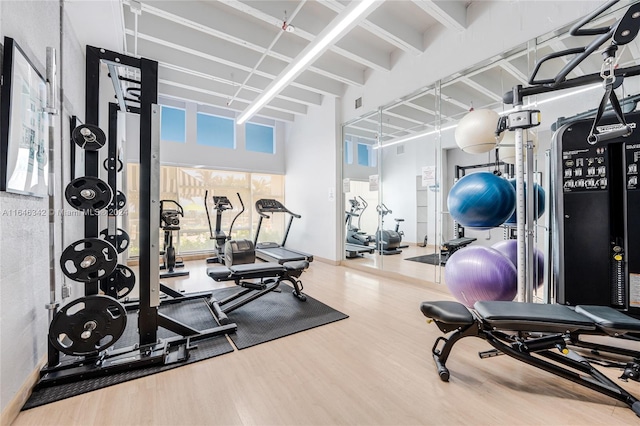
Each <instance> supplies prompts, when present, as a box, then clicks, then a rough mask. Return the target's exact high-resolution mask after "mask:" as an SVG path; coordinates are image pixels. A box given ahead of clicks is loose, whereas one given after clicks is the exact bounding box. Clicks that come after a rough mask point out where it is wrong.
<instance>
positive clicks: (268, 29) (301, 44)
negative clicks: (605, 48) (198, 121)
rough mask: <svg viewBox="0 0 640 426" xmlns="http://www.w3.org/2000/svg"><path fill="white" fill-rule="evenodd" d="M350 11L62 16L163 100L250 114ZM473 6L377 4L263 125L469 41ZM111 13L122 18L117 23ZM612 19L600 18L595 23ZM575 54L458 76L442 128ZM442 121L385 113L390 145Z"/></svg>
mask: <svg viewBox="0 0 640 426" xmlns="http://www.w3.org/2000/svg"><path fill="white" fill-rule="evenodd" d="M476 1H500V0H476ZM634 1H635V0H624V1H621V2H620V3H619V7H625V8H626V6H628V4H629V3H632V2H634ZM349 3H350V2H349V1H338V0H322V1H317V0H281V1H271V0H258V1H256V0H254V1H251V0H243V1H240V0H220V1H208V0H203V1H191V0H181V1H178V0H173V1H172V0H162V1H148V0H142V1H135V0H109V1H91V2H88V1H78V0H70V5H71V6H72V7H69V8H67V10H68V13H69V14H70V16H71V19H72V23H74V27H75V30H76V33H77V34H78V36H79V37H78V38H79V39H80V42H81V43H82V44H93V45H97V46H100V47H106V48H110V49H113V50H124V53H127V54H130V55H136V56H144V57H147V58H151V59H155V60H157V61H158V62H159V64H160V68H159V78H160V85H159V92H160V94H162V95H164V96H167V97H173V98H181V99H190V100H193V101H195V102H199V103H203V104H209V105H213V106H218V107H223V108H230V109H234V110H236V111H243V110H244V109H246V107H247V106H248V105H249V104H250V102H251V101H253V100H254V99H255V98H256V97H257V96H258V95H259V94H260V93H261V92H262V91H263V90H264V89H265V88H266V87H267V86H268V85H269V84H270V83H271V81H273V79H274V78H275V77H276V76H277V75H278V74H279V73H280V72H281V71H282V70H283V69H284V68H285V67H286V66H287V65H288V64H289V63H290V62H291V61H292V59H293V58H295V57H296V56H297V55H298V53H300V52H301V51H302V50H303V49H304V48H305V47H306V46H307V45H308V44H309V43H310V42H311V41H313V40H314V38H315V36H316V35H317V34H318V33H320V32H321V31H322V30H323V29H324V28H325V27H326V26H327V25H328V24H329V23H330V22H331V21H332V20H333V19H334V18H335V17H336V16H338V15H339V14H340V13H341V11H343V10H344V9H345V8H346V7H347V5H348V4H349ZM471 3H472V2H471V1H458V0H387V1H385V2H383V3H381V4H380V5H378V7H377V8H375V9H374V10H373V12H371V13H370V14H369V15H368V16H367V17H366V18H365V19H363V20H362V21H361V22H360V23H359V25H357V26H356V27H355V28H353V29H352V30H351V31H350V32H348V33H347V34H346V35H345V36H344V37H343V38H342V39H340V40H339V41H338V42H337V43H336V44H335V45H333V46H332V47H331V48H330V49H328V50H327V51H326V52H325V53H324V54H323V55H322V56H321V57H320V58H319V59H318V60H316V61H315V62H314V63H313V64H312V65H311V66H310V67H309V68H308V69H307V70H305V71H304V72H303V73H302V74H300V75H299V76H298V77H297V78H296V79H295V81H294V82H293V83H292V84H290V85H288V86H287V87H286V88H285V89H284V90H282V91H281V92H280V93H279V95H278V96H276V97H275V98H274V99H273V100H272V101H271V102H269V104H268V105H267V106H266V107H265V108H263V109H262V110H261V111H260V112H259V113H258V115H261V116H264V117H268V118H272V119H276V120H284V121H292V120H294V119H295V117H296V116H300V115H304V114H306V113H307V110H308V108H309V107H310V106H314V105H320V104H321V103H322V100H323V97H324V96H337V97H339V96H342V95H343V94H344V92H345V90H346V88H347V87H349V86H353V87H363V85H364V83H365V81H366V79H367V76H368V75H370V74H371V73H372V72H383V73H384V72H388V71H390V70H391V69H392V68H393V67H394V64H395V63H396V62H397V58H398V57H399V55H412V56H414V57H417V56H419V55H421V54H422V53H423V52H424V51H425V49H426V47H427V46H426V44H428V41H427V40H430V39H432V38H433V37H437V36H438V34H439V33H442V31H443V29H444V28H447V29H449V30H451V29H453V30H455V31H458V32H460V33H462V32H464V31H465V28H466V25H467V16H466V13H467V9H468V7H469V5H470V4H471ZM100 4H102V6H101V7H98V5H100ZM114 4H115V5H116V7H115V8H114ZM113 10H115V11H116V13H117V14H120V16H118V17H114V16H113V15H114V13H113V12H112V11H113ZM107 12H108V14H109V18H108V21H109V22H110V23H112V24H113V23H115V22H117V25H112V27H113V31H111V30H110V28H107V29H104V31H100V32H96V31H95V30H94V31H91V28H87V25H89V24H91V23H93V22H95V20H96V19H97V18H98V17H99V16H101V17H102V18H104V17H105V16H106V14H107ZM92 13H93V15H92ZM74 14H75V15H74ZM74 16H75V17H76V18H78V19H74ZM92 16H93V18H92ZM94 18H95V19H94ZM612 19H613V18H611V17H610V16H609V17H607V16H605V17H603V18H601V19H600V22H599V24H606V23H608V22H612ZM112 21H113V22H112ZM103 24H104V22H103ZM83 25H84V27H83ZM288 25H291V26H293V27H295V30H294V31H292V32H289V31H285V30H283V26H284V28H285V29H286V28H287V26H288ZM103 26H104V25H103ZM117 26H119V29H118V28H116V27H117ZM117 30H119V32H120V33H121V34H122V36H123V38H124V46H121V47H117V46H112V45H113V43H112V42H113V40H112V39H114V37H113V35H111V36H110V37H109V39H105V40H103V42H101V41H100V40H99V39H97V38H96V37H98V35H99V34H108V33H111V34H113V33H116V32H117ZM87 34H93V35H94V38H96V39H95V40H94V39H91V40H89V39H87ZM105 43H106V44H105ZM577 43H585V42H584V41H583V40H580V41H578V40H576V39H575V38H572V37H569V36H568V34H562V35H560V36H558V37H547V38H546V39H544V41H541V42H540V43H539V44H538V45H537V52H535V56H533V57H532V55H529V56H528V55H527V50H526V49H525V48H524V46H523V48H522V49H519V50H518V49H514V50H512V51H511V52H507V53H505V54H504V55H501V56H495V57H492V58H489V59H488V60H487V61H486V63H485V64H483V66H479V67H476V68H475V69H473V70H470V71H467V72H460V73H459V74H460V75H456V76H452V78H451V79H450V80H449V81H447V82H445V83H444V84H443V86H442V95H443V96H442V102H441V110H442V119H443V126H446V125H447V124H446V123H454V122H456V121H457V120H458V119H459V118H460V117H462V116H463V115H464V114H465V113H466V112H467V111H468V109H469V108H470V106H473V107H474V108H476V109H477V108H487V107H488V108H495V109H500V108H502V103H501V99H502V95H503V93H504V92H505V91H507V90H509V89H510V88H511V87H513V86H514V85H515V84H526V81H527V78H528V75H529V71H530V69H531V67H532V66H533V61H534V60H535V57H541V56H543V55H545V54H547V53H551V52H554V51H560V50H564V49H566V48H570V47H575V46H576V45H577ZM618 58H619V61H620V62H619V63H620V66H626V65H629V64H631V63H638V61H639V60H640V44H639V41H638V40H637V39H636V40H635V41H634V42H633V43H630V44H629V45H627V47H626V48H625V49H624V50H622V51H621V52H620V53H619V55H618ZM564 61H566V60H564ZM601 63H602V61H601V59H600V55H598V54H594V55H593V56H592V57H591V58H589V59H588V60H587V61H585V62H583V63H582V64H581V65H580V66H579V67H578V68H576V69H575V70H574V71H573V72H572V73H571V74H570V75H569V76H568V77H569V78H571V77H576V76H579V75H582V74H588V73H593V72H597V71H599V70H600V66H601ZM563 64H564V62H563V59H558V60H555V61H553V63H550V65H551V66H550V67H546V68H545V69H544V70H543V73H544V75H547V76H549V75H553V74H555V73H556V72H557V71H558V70H559V69H560V68H561V67H562V66H563ZM435 110H436V99H435V97H434V95H433V91H431V92H422V93H416V94H415V95H413V96H406V97H404V98H402V99H401V100H399V102H397V103H396V104H395V105H391V106H388V107H387V108H386V110H385V114H384V117H383V120H382V121H383V134H384V138H385V139H387V140H388V139H393V138H397V137H402V136H406V135H410V134H414V133H417V132H421V131H424V130H425V129H427V130H428V129H430V128H432V126H433V122H434V121H435V115H434V114H435ZM378 122H379V118H378V117H376V116H372V117H368V118H365V119H363V120H360V122H359V123H353V125H352V126H350V128H352V131H353V132H354V134H357V135H358V136H363V137H373V138H375V135H376V134H377V128H378V127H377V126H378V124H379V123H378Z"/></svg>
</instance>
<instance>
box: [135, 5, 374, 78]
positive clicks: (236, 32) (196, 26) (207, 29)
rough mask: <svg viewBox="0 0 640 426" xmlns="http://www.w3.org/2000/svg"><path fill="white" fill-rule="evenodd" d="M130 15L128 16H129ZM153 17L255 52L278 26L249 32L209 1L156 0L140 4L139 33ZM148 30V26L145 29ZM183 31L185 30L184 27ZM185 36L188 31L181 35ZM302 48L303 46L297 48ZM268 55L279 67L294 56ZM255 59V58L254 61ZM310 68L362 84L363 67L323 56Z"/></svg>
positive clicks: (161, 28)
mask: <svg viewBox="0 0 640 426" xmlns="http://www.w3.org/2000/svg"><path fill="white" fill-rule="evenodd" d="M123 1H124V4H129V3H131V0H123ZM130 15H131V14H130V13H127V12H125V23H126V24H127V27H128V30H127V31H131V30H132V25H131V22H130V21H131V20H132V19H131V18H130ZM128 16H129V18H128ZM149 16H156V17H158V18H162V19H164V20H166V21H169V22H173V23H176V24H179V25H180V26H182V27H186V28H190V29H191V30H195V31H198V32H200V33H204V34H207V35H210V36H212V37H216V38H218V39H221V40H225V41H226V42H229V43H232V44H235V45H236V46H241V47H242V48H245V49H250V50H253V51H255V52H259V53H261V54H262V53H265V52H267V48H266V42H267V41H269V40H272V39H273V37H274V36H275V34H276V32H277V31H278V30H279V29H278V28H273V30H272V31H269V30H267V29H264V28H263V27H262V26H254V27H253V28H252V29H251V31H246V27H247V21H246V20H244V19H242V18H240V17H238V16H237V15H235V14H231V13H227V12H225V11H224V10H222V9H220V8H215V10H214V8H213V7H212V6H211V4H207V3H204V2H190V3H189V7H188V8H187V7H184V5H181V4H180V2H169V1H163V2H155V3H154V5H153V6H152V5H149V4H148V3H142V16H141V17H140V18H139V24H138V25H139V28H140V30H139V31H141V32H145V26H144V23H145V21H147V22H148V21H152V20H150V19H149V18H148V17H149ZM166 27H167V25H161V24H160V25H154V26H153V27H152V28H153V29H157V30H158V31H161V32H162V33H164V31H165V29H166ZM150 31H151V30H149V29H148V28H147V29H146V32H147V33H149V32H150ZM183 32H184V33H186V31H184V28H183ZM183 36H184V37H185V38H186V37H188V34H183ZM167 40H174V38H172V37H169V36H168V37H167ZM300 50H302V49H300ZM267 56H268V57H271V58H274V59H278V60H279V61H281V62H283V64H280V65H282V68H283V69H284V67H285V66H286V64H288V63H289V62H291V60H292V59H293V58H294V57H295V56H296V52H290V53H289V54H284V53H278V52H276V51H275V50H270V51H268V52H267ZM256 62H257V60H256ZM308 70H309V71H313V72H315V73H317V74H319V75H322V76H325V77H328V78H331V79H334V80H337V81H340V82H342V83H345V84H349V85H353V86H357V87H361V86H363V85H364V72H363V70H362V69H357V68H356V69H354V67H353V66H349V65H348V64H345V63H342V64H336V63H332V61H330V60H328V59H325V60H324V61H316V62H315V65H313V66H310V67H308Z"/></svg>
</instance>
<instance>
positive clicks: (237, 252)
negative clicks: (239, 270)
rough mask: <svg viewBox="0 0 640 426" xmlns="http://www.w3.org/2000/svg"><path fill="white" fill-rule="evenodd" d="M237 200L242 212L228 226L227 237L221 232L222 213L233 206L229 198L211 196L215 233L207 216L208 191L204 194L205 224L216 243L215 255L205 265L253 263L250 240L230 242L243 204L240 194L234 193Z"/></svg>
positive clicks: (253, 251)
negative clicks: (214, 214) (206, 223)
mask: <svg viewBox="0 0 640 426" xmlns="http://www.w3.org/2000/svg"><path fill="white" fill-rule="evenodd" d="M236 195H237V196H238V200H240V206H242V210H240V212H238V214H236V216H235V217H234V218H233V220H232V221H231V225H229V235H227V234H225V233H224V231H223V230H222V213H223V212H224V211H226V210H232V209H233V205H232V204H231V201H229V198H228V197H226V196H224V195H220V196H218V195H214V196H213V210H215V211H216V228H215V231H214V230H213V229H212V228H211V216H210V215H209V207H208V202H207V199H208V196H209V191H208V190H207V191H205V193H204V209H205V211H206V212H207V222H208V223H209V234H210V237H209V238H211V239H212V240H215V241H216V247H215V255H214V256H213V257H209V258H207V263H220V264H221V265H226V266H231V265H240V264H245V263H254V262H255V248H254V246H253V241H251V240H231V232H232V230H233V225H234V224H235V223H236V219H238V218H239V217H240V215H241V214H242V213H244V203H243V202H242V197H240V193H238V192H236Z"/></svg>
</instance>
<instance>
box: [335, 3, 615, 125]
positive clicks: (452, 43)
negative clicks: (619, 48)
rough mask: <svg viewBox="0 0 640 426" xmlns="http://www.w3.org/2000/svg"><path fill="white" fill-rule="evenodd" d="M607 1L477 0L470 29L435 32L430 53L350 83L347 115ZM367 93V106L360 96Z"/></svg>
mask: <svg viewBox="0 0 640 426" xmlns="http://www.w3.org/2000/svg"><path fill="white" fill-rule="evenodd" d="M603 3H604V1H602V0H597V1H554V2H551V1H543V0H540V1H476V2H473V3H472V4H471V5H470V6H469V7H468V8H467V24H468V25H467V29H466V30H465V31H464V32H462V33H459V32H457V31H455V30H451V29H444V28H442V29H441V32H440V33H439V34H433V33H429V34H430V35H431V38H428V39H425V40H424V44H425V46H427V47H426V49H425V51H424V53H422V54H421V55H420V56H418V57H415V56H413V54H407V53H401V54H400V55H399V56H398V57H397V58H393V59H394V66H393V69H392V70H391V71H388V72H382V71H371V72H370V73H369V74H368V76H367V81H366V82H365V85H364V86H363V87H348V88H347V90H346V92H345V94H344V96H343V97H342V112H343V113H342V120H341V122H343V123H344V122H346V121H349V120H351V119H353V118H356V117H359V116H362V115H365V114H366V113H368V112H370V111H373V110H375V109H377V108H378V107H380V106H383V105H387V104H389V103H390V102H392V101H393V100H394V99H396V98H398V97H400V96H405V95H408V94H410V93H413V92H415V91H417V90H419V89H420V88H422V87H426V86H429V85H432V84H433V83H434V82H435V81H437V80H439V79H442V78H445V77H448V76H450V75H452V74H454V73H456V72H458V71H461V70H464V69H465V68H469V67H471V66H473V65H475V64H477V63H479V62H481V61H484V60H486V59H488V58H490V57H491V56H493V55H497V54H500V53H503V52H505V51H507V50H509V49H511V48H514V47H516V46H518V45H520V44H522V43H526V42H527V41H529V40H531V39H533V38H534V37H537V36H540V35H542V34H546V33H547V32H550V31H554V30H556V29H558V28H560V27H563V26H565V25H567V24H569V23H571V22H573V21H575V20H577V19H579V18H581V17H583V16H584V15H586V14H588V13H590V12H592V11H593V10H595V9H596V8H597V7H598V6H599V5H601V4H603ZM361 96H362V101H363V107H362V108H359V109H357V110H356V109H355V104H354V100H355V99H357V98H359V97H361Z"/></svg>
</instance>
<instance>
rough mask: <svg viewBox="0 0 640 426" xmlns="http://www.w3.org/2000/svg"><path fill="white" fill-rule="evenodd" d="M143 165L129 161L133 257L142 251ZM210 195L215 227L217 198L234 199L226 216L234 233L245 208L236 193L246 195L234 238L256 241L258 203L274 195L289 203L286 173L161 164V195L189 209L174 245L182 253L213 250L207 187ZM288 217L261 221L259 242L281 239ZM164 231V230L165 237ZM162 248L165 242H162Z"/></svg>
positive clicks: (224, 228) (225, 227) (225, 228)
mask: <svg viewBox="0 0 640 426" xmlns="http://www.w3.org/2000/svg"><path fill="white" fill-rule="evenodd" d="M139 176H140V165H139V164H128V165H127V210H128V211H127V216H126V217H127V220H128V231H129V236H130V237H131V244H130V245H129V256H131V257H134V256H138V255H139V254H140V252H139V237H138V235H139V213H138V205H139V199H140V193H139V190H138V180H139ZM207 190H208V191H209V194H208V200H207V201H208V204H207V206H208V208H209V214H210V216H211V226H212V228H214V229H215V224H216V212H215V211H214V210H213V208H212V207H213V202H212V199H213V196H214V195H217V196H220V195H224V196H227V197H228V198H229V201H231V204H232V205H233V210H227V211H225V212H224V213H223V214H222V226H221V228H222V231H224V233H225V234H227V235H229V225H231V221H232V220H233V218H234V217H235V215H236V214H238V213H239V212H240V211H241V210H242V208H241V205H240V202H239V201H238V196H237V193H239V194H240V196H241V197H242V201H243V202H244V206H245V211H244V213H243V214H242V215H240V216H239V217H238V220H236V222H235V223H234V225H233V232H232V233H231V237H232V238H234V239H249V240H253V237H254V235H255V230H256V227H257V225H258V219H259V216H258V214H257V213H256V211H255V208H254V206H255V202H256V201H257V200H259V199H260V198H275V199H276V200H279V201H280V202H283V203H284V176H281V175H270V174H262V173H261V174H256V173H245V172H232V171H221V170H209V169H194V168H187V167H170V166H161V167H160V199H162V200H175V201H177V202H178V203H180V205H181V206H182V208H183V209H184V217H181V218H180V234H179V238H178V239H176V238H174V244H175V245H176V248H177V249H178V251H179V252H180V253H189V252H205V251H213V249H214V247H215V241H214V240H212V239H210V234H209V224H208V222H207V213H206V210H205V207H204V202H205V200H204V195H205V191H207ZM284 216H286V215H283V214H279V215H273V216H272V218H271V219H269V220H267V219H265V221H264V222H263V224H262V229H261V230H260V241H275V242H280V241H282V238H283V236H284V230H285V217H284ZM162 237H163V234H162V231H160V240H162ZM160 244H161V245H160V247H162V241H160Z"/></svg>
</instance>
